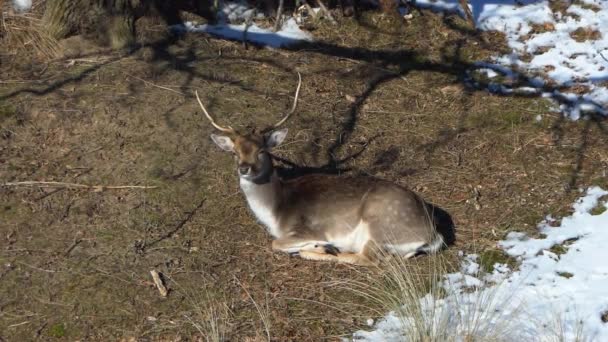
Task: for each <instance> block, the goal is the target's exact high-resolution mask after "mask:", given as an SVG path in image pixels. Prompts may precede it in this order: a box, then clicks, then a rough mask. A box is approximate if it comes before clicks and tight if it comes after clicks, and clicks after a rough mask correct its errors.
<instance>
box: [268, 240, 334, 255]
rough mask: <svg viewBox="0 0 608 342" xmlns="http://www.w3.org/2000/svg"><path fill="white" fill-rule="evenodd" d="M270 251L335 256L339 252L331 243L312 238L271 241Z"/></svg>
mask: <svg viewBox="0 0 608 342" xmlns="http://www.w3.org/2000/svg"><path fill="white" fill-rule="evenodd" d="M272 249H273V250H275V251H281V252H285V253H289V254H292V255H293V254H298V253H299V252H300V251H314V252H318V253H326V254H332V255H336V254H337V253H339V252H340V251H339V250H338V249H337V248H336V247H335V246H334V245H332V244H331V243H329V242H327V241H323V240H319V239H315V238H314V237H302V236H289V237H283V238H279V239H276V240H274V241H272Z"/></svg>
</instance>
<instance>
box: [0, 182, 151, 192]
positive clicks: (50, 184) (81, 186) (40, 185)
mask: <svg viewBox="0 0 608 342" xmlns="http://www.w3.org/2000/svg"><path fill="white" fill-rule="evenodd" d="M0 186H3V187H9V186H27V187H37V188H69V189H90V190H93V191H94V192H101V191H104V190H113V189H155V188H157V186H148V185H87V184H78V183H66V182H44V181H40V182H38V181H24V182H6V183H3V184H0Z"/></svg>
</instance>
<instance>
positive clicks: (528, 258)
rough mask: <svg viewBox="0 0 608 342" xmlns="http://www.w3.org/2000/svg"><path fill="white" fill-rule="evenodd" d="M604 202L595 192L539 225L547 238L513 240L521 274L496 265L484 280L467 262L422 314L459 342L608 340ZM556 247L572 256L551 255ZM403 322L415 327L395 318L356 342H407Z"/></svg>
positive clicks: (426, 301)
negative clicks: (426, 313) (443, 293)
mask: <svg viewBox="0 0 608 342" xmlns="http://www.w3.org/2000/svg"><path fill="white" fill-rule="evenodd" d="M605 196H608V191H605V190H603V189H601V188H598V187H592V188H589V189H588V190H587V192H586V194H584V196H582V197H581V198H579V199H578V200H577V201H576V202H575V203H574V205H573V211H574V212H573V214H572V215H571V216H568V217H564V218H562V220H561V222H559V225H558V224H557V223H558V222H557V221H556V220H555V219H553V218H552V217H551V216H548V217H547V218H546V219H545V220H543V221H542V222H541V223H540V224H539V225H538V229H539V232H540V233H541V234H542V238H530V237H528V236H527V235H526V234H524V233H520V232H512V233H510V234H509V235H508V236H507V237H506V239H505V240H504V241H501V242H500V243H499V246H500V247H501V248H503V249H504V250H505V252H506V253H508V254H509V255H511V256H512V257H515V258H517V260H519V262H520V263H521V264H520V265H519V268H518V270H515V271H513V270H509V268H508V267H507V266H506V265H503V264H496V265H495V267H494V271H493V272H492V274H482V273H480V272H478V271H479V264H478V263H477V261H478V256H477V255H466V256H464V258H463V261H462V267H461V272H458V273H453V274H448V275H447V276H446V277H445V284H444V288H445V289H446V292H447V295H446V296H445V297H442V298H434V297H433V296H431V295H427V296H425V297H424V298H421V299H420V305H421V307H423V308H424V309H425V310H427V311H429V312H431V311H432V312H434V313H433V314H432V315H431V316H429V317H428V319H431V320H434V321H436V322H435V325H436V326H441V327H443V328H444V329H448V330H447V331H448V333H449V335H448V336H452V337H455V340H456V341H458V340H459V339H458V338H459V337H460V336H469V337H470V336H471V335H472V336H473V337H476V338H473V340H481V341H483V340H487V338H489V337H496V336H501V337H504V338H505V340H507V341H549V340H562V341H574V340H577V338H578V340H581V341H582V340H593V341H608V323H604V322H602V320H601V315H602V314H603V313H606V312H608V264H606V262H605V259H606V257H607V256H608V253H607V252H606V247H605V246H606V242H607V241H608V210H605V211H603V212H601V210H597V212H596V213H595V214H594V212H595V210H594V208H602V207H603V208H605V209H608V203H607V201H606V198H605ZM600 212H601V213H600ZM564 243H565V244H564ZM562 244H564V245H562ZM555 245H562V246H563V247H562V249H564V251H565V253H563V254H561V255H558V254H557V253H554V252H551V251H549V249H550V248H551V247H552V246H555ZM446 317H449V318H447V319H446ZM471 319H472V320H474V321H475V322H474V323H471V322H469V321H470V320H471ZM404 322H409V321H408V320H407V319H405V320H404V319H403V318H402V319H400V318H399V317H398V316H397V315H396V314H395V313H394V312H391V313H389V314H388V315H387V316H386V317H384V318H382V319H380V320H378V321H377V323H376V324H375V325H374V327H373V330H371V331H364V330H362V331H358V332H356V333H355V334H354V336H353V340H356V341H369V342H375V341H389V342H390V341H407V340H408V339H407V332H406V331H407V329H412V328H413V326H411V325H408V324H407V323H404ZM472 324H476V325H475V328H474V329H471V328H470V327H471V325H472ZM446 327H447V328H446ZM497 333H498V334H499V335H497ZM467 334H468V335H467ZM484 337H485V338H484ZM463 340H464V339H463Z"/></svg>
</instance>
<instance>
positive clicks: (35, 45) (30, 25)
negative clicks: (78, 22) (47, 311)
mask: <svg viewBox="0 0 608 342" xmlns="http://www.w3.org/2000/svg"><path fill="white" fill-rule="evenodd" d="M0 20H1V23H0V24H1V27H0V39H1V40H0V44H2V45H3V46H5V47H8V49H7V50H9V51H12V52H14V53H18V52H22V53H26V54H33V55H34V56H36V57H39V58H43V59H54V58H57V57H59V56H60V55H61V49H60V47H59V42H58V41H57V40H56V39H55V38H53V37H52V36H51V35H49V34H48V33H47V31H46V30H45V29H44V26H43V24H42V22H41V19H40V18H39V17H38V16H37V15H36V14H32V13H23V14H17V13H13V12H10V11H9V12H5V13H2V16H1V17H0Z"/></svg>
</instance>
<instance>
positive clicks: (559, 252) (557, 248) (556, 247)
mask: <svg viewBox="0 0 608 342" xmlns="http://www.w3.org/2000/svg"><path fill="white" fill-rule="evenodd" d="M549 251H550V252H553V253H555V254H557V255H562V254H566V253H567V252H568V248H566V247H565V246H563V245H553V247H551V248H549Z"/></svg>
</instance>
